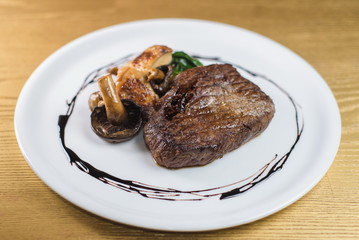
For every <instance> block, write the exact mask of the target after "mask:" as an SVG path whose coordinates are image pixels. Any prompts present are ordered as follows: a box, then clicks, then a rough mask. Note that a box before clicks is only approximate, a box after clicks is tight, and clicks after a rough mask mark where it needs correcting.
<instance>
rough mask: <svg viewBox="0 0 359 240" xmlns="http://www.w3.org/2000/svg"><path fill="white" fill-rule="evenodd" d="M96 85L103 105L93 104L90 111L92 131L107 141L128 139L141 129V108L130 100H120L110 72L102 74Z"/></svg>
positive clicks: (115, 141) (116, 141)
mask: <svg viewBox="0 0 359 240" xmlns="http://www.w3.org/2000/svg"><path fill="white" fill-rule="evenodd" d="M98 86H99V89H100V93H101V97H102V100H100V101H103V103H104V105H103V106H95V107H94V109H93V111H92V114H91V125H92V129H93V131H94V132H95V133H96V134H97V135H98V136H100V137H102V138H104V139H105V140H106V141H108V142H114V143H119V142H124V141H127V140H130V139H131V138H132V137H134V136H135V135H136V134H137V133H138V132H139V130H140V129H141V126H142V117H141V108H140V107H139V106H138V105H137V104H136V103H134V102H132V101H131V100H122V101H121V100H120V98H119V96H118V94H117V93H116V86H115V83H114V81H113V80H112V76H111V74H107V75H105V76H102V77H101V78H100V79H99V80H98ZM94 96H96V94H95V95H94ZM94 99H96V98H95V97H94ZM100 101H98V102H100ZM90 102H91V97H90ZM93 102H96V100H94V101H93ZM98 102H97V103H98ZM97 105H98V104H97ZM90 106H91V104H90Z"/></svg>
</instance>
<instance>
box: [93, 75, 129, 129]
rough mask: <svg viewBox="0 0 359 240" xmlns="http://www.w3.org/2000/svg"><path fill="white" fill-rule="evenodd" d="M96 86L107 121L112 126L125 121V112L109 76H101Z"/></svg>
mask: <svg viewBox="0 0 359 240" xmlns="http://www.w3.org/2000/svg"><path fill="white" fill-rule="evenodd" d="M98 86H99V88H100V92H101V95H102V98H103V101H104V103H105V108H106V115H107V119H108V120H109V121H110V122H111V123H112V124H114V125H117V124H121V123H124V122H126V121H127V112H126V110H125V107H124V106H123V104H122V102H121V99H120V97H119V96H118V95H117V93H116V86H115V83H114V81H113V79H112V76H111V74H107V75H104V76H102V77H101V78H100V79H99V80H98Z"/></svg>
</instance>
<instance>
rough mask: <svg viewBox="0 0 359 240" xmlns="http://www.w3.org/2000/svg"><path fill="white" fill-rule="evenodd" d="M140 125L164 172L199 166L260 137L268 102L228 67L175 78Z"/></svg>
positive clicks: (202, 69) (268, 118)
mask: <svg viewBox="0 0 359 240" xmlns="http://www.w3.org/2000/svg"><path fill="white" fill-rule="evenodd" d="M158 106H159V107H157V109H156V110H155V111H154V113H152V115H151V117H150V119H149V121H148V122H147V123H146V124H145V126H144V139H145V142H146V144H147V146H148V148H149V150H150V151H151V153H152V155H153V157H154V159H155V161H156V162H157V163H158V164H159V165H161V166H164V167H167V168H181V167H189V166H200V165H205V164H208V163H210V162H212V161H213V160H215V159H218V158H221V157H222V156H223V155H224V154H226V153H228V152H230V151H232V150H235V149H237V148H238V147H239V146H241V145H242V144H244V143H246V142H248V141H249V140H250V139H252V138H254V137H256V136H258V135H259V134H260V133H262V132H263V131H264V130H265V129H266V127H267V126H268V124H269V122H270V121H271V119H272V118H273V115H274V112H275V108H274V104H273V102H272V100H271V99H270V98H269V97H268V96H267V95H266V94H265V93H263V92H262V91H261V90H260V88H259V87H258V86H257V85H255V84H254V83H252V82H250V81H249V80H247V79H245V78H243V77H242V76H241V75H240V74H239V73H238V72H237V70H236V69H235V68H234V67H232V66H231V65H229V64H214V65H209V66H205V67H196V68H192V69H189V70H187V71H184V72H182V73H180V74H179V75H178V76H177V77H176V78H175V79H174V82H173V86H172V88H171V89H170V90H169V91H168V92H167V93H166V94H165V95H164V96H163V97H162V98H161V99H160V100H159V105H158Z"/></svg>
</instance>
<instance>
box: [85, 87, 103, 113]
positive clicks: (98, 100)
mask: <svg viewBox="0 0 359 240" xmlns="http://www.w3.org/2000/svg"><path fill="white" fill-rule="evenodd" d="M88 104H89V107H90V110H91V112H92V111H93V110H94V109H95V107H101V106H104V103H103V99H102V96H101V93H100V92H99V91H97V92H94V93H92V94H91V95H90V97H89V100H88Z"/></svg>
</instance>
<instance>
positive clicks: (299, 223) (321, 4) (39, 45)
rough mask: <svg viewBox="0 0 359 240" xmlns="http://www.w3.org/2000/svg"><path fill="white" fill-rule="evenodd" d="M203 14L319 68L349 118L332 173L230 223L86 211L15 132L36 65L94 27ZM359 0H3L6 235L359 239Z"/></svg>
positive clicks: (0, 57)
mask: <svg viewBox="0 0 359 240" xmlns="http://www.w3.org/2000/svg"><path fill="white" fill-rule="evenodd" d="M163 17H176V18H199V19H206V20H213V21H219V22H224V23H229V24H233V25H236V26H240V27H243V28H246V29H249V30H252V31H255V32H258V33H260V34H263V35H265V36H268V37H269V38H272V39H274V40H275V41H277V42H279V43H281V44H283V45H285V46H287V47H288V48H290V49H292V50H293V51H295V52H296V53H298V54H299V55H301V56H302V57H303V58H304V59H306V60H307V61H308V62H309V63H310V64H312V65H313V66H314V68H316V69H317V70H318V71H319V72H320V73H321V75H322V76H323V77H324V79H325V80H326V81H327V83H328V84H329V86H330V88H331V89H332V91H333V92H334V95H335V97H336V99H337V101H338V104H339V108H340V112H341V116H342V126H343V129H342V140H341V145H340V149H339V152H338V154H337V156H336V158H335V161H334V163H333V165H332V167H331V168H330V170H329V172H328V173H327V174H326V175H325V177H324V178H323V179H322V180H321V182H320V183H319V184H318V185H317V186H316V187H315V188H314V189H313V190H312V191H310V192H309V193H308V194H307V195H306V196H304V197H303V198H302V199H300V200H299V201H297V202H296V203H294V204H293V205H291V206H289V207H288V208H286V209H285V210H283V211H280V212H279V213H276V214H274V215H272V216H270V217H267V218H265V219H262V220H259V221H257V222H254V223H251V224H247V225H244V226H238V227H234V228H230V229H224V230H220V231H212V232H202V233H166V232H159V231H149V230H144V229H139V228H135V227H130V226H126V225H121V224H117V223H113V222H110V221H107V220H104V219H102V218H99V217H97V216H94V215H92V214H90V213H88V212H86V211H84V210H81V209H79V208H77V207H75V206H74V205H72V204H71V203H69V202H67V201H66V200H64V199H63V198H61V197H59V196H58V195H57V194H56V193H55V192H53V191H52V190H51V189H50V188H49V187H47V186H46V185H45V184H44V183H43V182H42V181H40V179H39V178H38V177H37V176H36V175H35V173H34V172H33V171H32V170H31V169H30V167H29V166H28V164H27V163H26V161H25V159H24V157H23V155H22V154H21V152H20V150H19V147H18V145H17V141H16V138H15V134H14V127H13V122H14V115H13V114H14V109H15V104H16V100H17V98H18V96H19V94H20V90H21V88H22V86H23V85H24V83H25V82H26V80H27V78H28V77H29V75H30V74H31V73H32V72H33V71H34V69H35V68H36V67H37V66H38V65H39V64H40V63H41V62H42V61H43V60H44V59H45V58H46V57H47V56H48V55H50V54H51V53H52V52H53V51H55V50H56V49H58V48H59V47H61V46H62V45H64V44H66V43H67V42H69V41H71V40H73V39H75V38H77V37H79V36H81V35H83V34H86V33H88V32H91V31H93V30H96V29H99V28H102V27H106V26H109V25H113V24H118V23H123V22H128V21H132V20H139V19H148V18H163ZM358 76H359V1H357V0H344V1H337V0H328V1H314V0H313V1H311V0H304V1H300V0H298V1H296V0H280V1H277V0H276V1H265V0H255V1H235V0H232V1H231V0H222V1H216V0H209V1H206V0H200V1H186V0H184V1H164V0H163V1H161V0H151V1H138V0H124V1H115V0H102V1H100V0H98V1H91V0H79V1H74V0H61V1H52V0H51V1H47V0H29V1H26V0H0V239H240V238H243V239H359V177H358V176H359V78H358Z"/></svg>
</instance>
